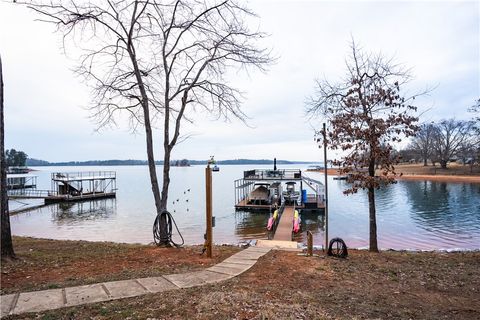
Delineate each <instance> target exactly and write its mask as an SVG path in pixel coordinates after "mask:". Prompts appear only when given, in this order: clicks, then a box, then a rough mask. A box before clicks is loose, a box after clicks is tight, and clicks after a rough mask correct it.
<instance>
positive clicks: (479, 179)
mask: <svg viewBox="0 0 480 320" xmlns="http://www.w3.org/2000/svg"><path fill="white" fill-rule="evenodd" d="M407 166H408V167H407ZM402 167H404V165H399V166H397V167H396V169H397V170H396V171H397V177H396V179H397V180H407V181H425V180H427V181H439V182H452V183H480V175H479V174H478V173H477V174H475V173H474V174H468V173H467V172H461V173H456V172H457V171H455V170H459V169H458V167H457V168H456V167H453V168H452V169H450V170H452V171H453V173H451V174H445V173H444V172H441V173H439V174H436V173H435V174H428V173H425V172H424V171H427V170H431V169H432V168H431V167H427V168H424V167H420V166H418V165H417V166H415V167H416V169H417V172H415V173H413V172H408V173H407V172H404V171H405V170H402V169H405V168H402ZM405 167H407V168H408V169H411V168H412V167H413V166H410V165H405ZM422 169H423V170H422ZM447 170H448V169H447ZM308 171H312V172H319V173H323V169H310V170H308ZM438 171H440V169H438ZM401 173H403V174H402V175H401V176H400V175H399V174H401ZM327 174H328V175H329V176H338V175H340V173H339V172H338V169H334V168H328V169H327Z"/></svg>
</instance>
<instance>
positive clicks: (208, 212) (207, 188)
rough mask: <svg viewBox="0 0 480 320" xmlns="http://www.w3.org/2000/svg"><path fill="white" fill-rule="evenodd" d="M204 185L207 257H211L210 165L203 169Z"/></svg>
mask: <svg viewBox="0 0 480 320" xmlns="http://www.w3.org/2000/svg"><path fill="white" fill-rule="evenodd" d="M205 185H206V192H205V194H206V204H207V208H206V211H207V212H206V215H207V232H206V235H207V239H206V245H207V257H208V258H211V257H212V169H211V168H210V165H208V166H207V167H206V168H205Z"/></svg>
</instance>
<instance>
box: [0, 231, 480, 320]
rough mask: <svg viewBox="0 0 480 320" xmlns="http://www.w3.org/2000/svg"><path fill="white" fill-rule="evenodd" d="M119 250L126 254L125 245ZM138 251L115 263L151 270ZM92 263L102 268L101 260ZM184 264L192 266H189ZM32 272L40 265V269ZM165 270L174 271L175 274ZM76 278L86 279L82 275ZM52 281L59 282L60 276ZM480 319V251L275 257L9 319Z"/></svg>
mask: <svg viewBox="0 0 480 320" xmlns="http://www.w3.org/2000/svg"><path fill="white" fill-rule="evenodd" d="M18 241H19V239H16V242H17V243H18ZM27 241H28V242H31V241H32V240H27ZM114 246H118V247H119V248H122V247H123V246H125V245H114ZM128 247H129V248H128V250H130V249H131V248H130V246H128ZM133 249H134V250H133V251H134V252H136V253H135V254H133V253H132V254H133V255H128V256H123V255H122V256H119V257H116V259H118V260H117V261H116V263H115V264H119V265H123V266H128V268H127V269H128V270H129V272H134V271H135V269H136V268H139V269H140V270H144V267H145V266H143V265H142V263H141V261H142V259H147V260H149V259H151V257H150V255H147V257H145V254H144V253H146V252H150V251H149V250H140V249H139V248H138V247H137V248H133ZM151 249H152V250H153V252H158V255H159V256H161V257H167V258H166V259H158V260H157V263H158V267H159V268H162V267H165V265H176V266H178V270H187V269H188V268H190V266H191V262H190V261H189V260H190V258H188V256H189V255H188V254H187V252H189V250H190V249H189V248H187V249H183V250H176V249H157V248H151ZM216 249H217V248H216ZM61 250H63V249H62V246H61V245H57V251H56V252H57V255H58V256H63V254H62V252H61ZM118 250H123V249H118ZM128 250H127V251H128ZM219 250H221V249H219ZM227 250H230V249H229V248H227ZM193 252H195V250H193ZM152 254H153V253H152ZM95 255H96V254H95V253H92V256H95ZM114 256H115V255H112V258H113V257H114ZM90 257H91V256H90ZM133 257H135V259H136V260H137V261H140V262H138V264H136V266H135V264H130V263H129V262H127V261H128V260H130V259H132V258H133ZM52 258H53V256H52ZM91 259H93V260H94V261H96V262H95V263H97V262H98V260H97V259H95V258H94V257H93V258H91ZM67 260H68V259H67ZM216 260H219V259H216ZM32 263H33V261H32ZM45 263H46V264H47V263H48V261H47V262H45ZM52 263H57V264H58V266H57V267H56V269H57V270H58V269H61V267H62V265H63V264H64V263H66V262H62V261H61V259H60V260H57V261H56V262H52ZM202 263H205V266H206V265H207V263H206V261H205V260H203V259H199V261H197V262H196V263H194V266H195V267H198V266H200V265H202ZM181 265H188V267H184V268H182V267H180V266H181ZM32 267H33V268H35V267H36V266H35V265H34V264H33V265H32ZM46 267H47V266H46V265H44V268H46ZM100 269H101V268H100ZM165 269H168V271H170V268H165ZM54 270H55V269H54ZM3 271H4V265H2V272H3ZM12 272H14V271H12ZM104 272H105V271H104ZM53 274H56V272H53ZM3 276H4V275H3V274H2V290H3ZM76 276H77V277H78V278H79V279H81V278H83V275H82V274H78V273H77V275H76ZM97 276H98V274H97ZM35 277H36V276H35V274H34V273H33V274H32V276H31V277H30V278H29V279H30V280H29V281H31V282H34V281H36V280H34V279H35ZM17 279H19V278H17ZM25 281H26V280H25ZM49 281H54V283H57V280H55V277H54V278H52V279H51V280H49ZM46 283H48V282H46ZM11 285H13V286H10V287H9V290H10V291H12V292H13V291H16V290H18V289H20V287H18V288H17V286H16V285H15V284H14V283H13V284H11ZM23 286H25V283H23ZM479 318H480V252H457V253H441V252H422V253H412V252H394V251H385V252H381V253H379V254H374V253H369V252H367V251H357V250H351V251H350V252H349V257H348V259H346V260H343V259H336V258H324V257H305V256H300V255H299V254H298V253H296V252H282V251H272V252H270V253H268V254H267V255H266V256H264V257H262V258H260V259H259V261H258V263H257V264H256V265H255V266H253V267H252V268H251V269H250V270H248V271H247V272H245V273H244V274H242V275H240V276H238V277H235V278H233V279H231V280H228V281H225V282H221V283H218V284H215V285H207V286H202V287H197V288H190V289H182V290H174V291H169V292H163V293H160V294H149V295H145V296H141V297H136V298H129V299H123V300H117V301H110V302H103V303H96V304H91V305H85V306H79V307H72V308H64V309H60V310H53V311H49V312H44V313H39V314H26V315H19V316H11V317H7V319H151V320H153V319H479Z"/></svg>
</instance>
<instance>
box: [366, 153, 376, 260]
mask: <svg viewBox="0 0 480 320" xmlns="http://www.w3.org/2000/svg"><path fill="white" fill-rule="evenodd" d="M368 173H369V176H370V177H372V178H373V177H375V160H370V164H369V167H368ZM368 211H369V221H370V224H369V225H370V248H369V250H370V251H371V252H378V245H377V212H376V208H375V188H374V187H369V188H368Z"/></svg>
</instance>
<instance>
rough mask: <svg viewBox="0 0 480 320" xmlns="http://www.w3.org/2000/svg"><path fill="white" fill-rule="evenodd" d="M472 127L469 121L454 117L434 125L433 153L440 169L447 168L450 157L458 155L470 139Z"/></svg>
mask: <svg viewBox="0 0 480 320" xmlns="http://www.w3.org/2000/svg"><path fill="white" fill-rule="evenodd" d="M472 129H473V123H472V122H471V121H460V120H455V119H449V120H443V121H441V122H440V123H438V124H437V125H436V126H435V138H434V139H435V143H434V148H435V155H436V157H437V158H438V161H439V162H440V166H441V167H442V169H446V168H447V165H448V162H449V161H450V160H451V159H452V158H454V157H456V156H459V152H460V151H461V150H462V148H465V144H466V143H467V141H468V139H470V135H469V133H471V131H472Z"/></svg>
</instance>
